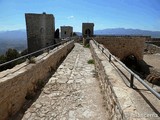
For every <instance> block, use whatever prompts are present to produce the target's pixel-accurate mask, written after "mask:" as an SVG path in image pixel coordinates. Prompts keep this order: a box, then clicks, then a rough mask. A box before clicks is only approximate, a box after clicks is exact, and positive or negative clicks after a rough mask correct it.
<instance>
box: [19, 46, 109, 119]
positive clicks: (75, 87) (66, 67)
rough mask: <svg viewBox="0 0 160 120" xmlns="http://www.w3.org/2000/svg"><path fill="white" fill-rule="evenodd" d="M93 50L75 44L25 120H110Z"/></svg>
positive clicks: (24, 117)
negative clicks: (93, 60) (92, 53)
mask: <svg viewBox="0 0 160 120" xmlns="http://www.w3.org/2000/svg"><path fill="white" fill-rule="evenodd" d="M89 59H92V57H91V53H90V50H89V49H88V48H84V47H83V46H82V45H80V44H77V43H75V47H74V49H73V50H72V51H71V53H69V55H68V56H67V58H66V59H65V60H64V61H63V63H62V64H61V65H60V67H59V68H58V69H57V71H56V72H55V73H54V74H53V76H52V77H51V78H50V79H49V81H48V83H47V84H46V85H45V87H44V88H43V90H42V93H41V94H40V96H39V97H38V99H37V100H36V101H35V102H34V103H33V104H32V105H31V107H30V108H29V109H28V110H27V111H26V112H25V114H24V116H23V118H22V119H23V120H107V114H106V112H105V109H104V107H103V98H102V95H101V93H100V88H99V84H98V80H97V78H96V77H95V76H94V74H95V72H94V71H95V68H94V65H93V64H88V63H87V61H88V60H89Z"/></svg>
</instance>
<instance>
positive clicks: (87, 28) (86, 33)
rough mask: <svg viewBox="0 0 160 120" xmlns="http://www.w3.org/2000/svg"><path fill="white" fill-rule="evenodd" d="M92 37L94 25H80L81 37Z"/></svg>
mask: <svg viewBox="0 0 160 120" xmlns="http://www.w3.org/2000/svg"><path fill="white" fill-rule="evenodd" d="M93 35H94V23H82V36H83V37H92V36H93Z"/></svg>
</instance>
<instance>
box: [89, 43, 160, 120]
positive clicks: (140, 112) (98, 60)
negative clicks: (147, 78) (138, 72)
mask: <svg viewBox="0 0 160 120" xmlns="http://www.w3.org/2000/svg"><path fill="white" fill-rule="evenodd" d="M90 46H91V53H92V56H93V58H94V60H95V68H96V70H97V72H98V79H99V84H100V88H101V92H102V93H103V99H104V100H105V102H104V106H105V107H106V109H107V110H108V112H109V119H111V120H117V119H118V120H123V119H127V120H159V116H158V115H159V112H157V111H159V110H160V104H159V99H158V98H156V97H155V96H154V95H153V94H151V92H149V91H148V90H147V89H146V88H145V87H144V86H143V85H142V84H140V83H139V82H138V80H137V79H135V78H134V85H135V87H136V89H132V88H130V87H129V85H130V84H129V81H128V79H126V77H127V78H130V74H129V73H128V71H127V70H125V69H124V68H123V67H122V66H121V65H120V64H119V63H118V62H116V61H114V60H113V59H112V62H109V61H108V58H106V57H105V56H104V55H103V54H102V52H100V50H99V49H98V47H97V46H96V45H95V44H94V43H93V41H91V42H90ZM106 54H107V53H106ZM107 55H108V54H107ZM113 63H114V64H113ZM115 66H116V67H115ZM117 68H118V69H120V70H121V71H122V72H123V74H125V77H124V75H122V73H121V72H120V71H119V70H118V69H117ZM151 106H152V107H151Z"/></svg>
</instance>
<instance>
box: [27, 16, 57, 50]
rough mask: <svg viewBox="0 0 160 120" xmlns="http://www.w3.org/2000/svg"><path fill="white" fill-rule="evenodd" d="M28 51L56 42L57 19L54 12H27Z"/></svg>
mask: <svg viewBox="0 0 160 120" xmlns="http://www.w3.org/2000/svg"><path fill="white" fill-rule="evenodd" d="M25 19H26V30H27V42H28V52H29V53H31V52H34V51H36V50H39V49H41V48H44V47H46V46H49V45H52V44H54V32H55V22H54V21H55V20H54V16H53V15H52V14H46V13H43V14H33V13H26V14H25Z"/></svg>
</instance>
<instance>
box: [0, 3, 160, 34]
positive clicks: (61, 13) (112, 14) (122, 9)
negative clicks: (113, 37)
mask: <svg viewBox="0 0 160 120" xmlns="http://www.w3.org/2000/svg"><path fill="white" fill-rule="evenodd" d="M0 11H1V13H0V31H2V30H17V29H25V28H26V26H25V17H24V14H25V13H42V12H46V13H49V14H53V15H54V16H55V24H56V28H59V27H60V26H63V25H70V26H73V28H74V31H80V32H81V29H82V28H81V27H82V22H93V23H94V24H95V30H99V29H105V28H134V29H143V30H153V31H160V0H0Z"/></svg>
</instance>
